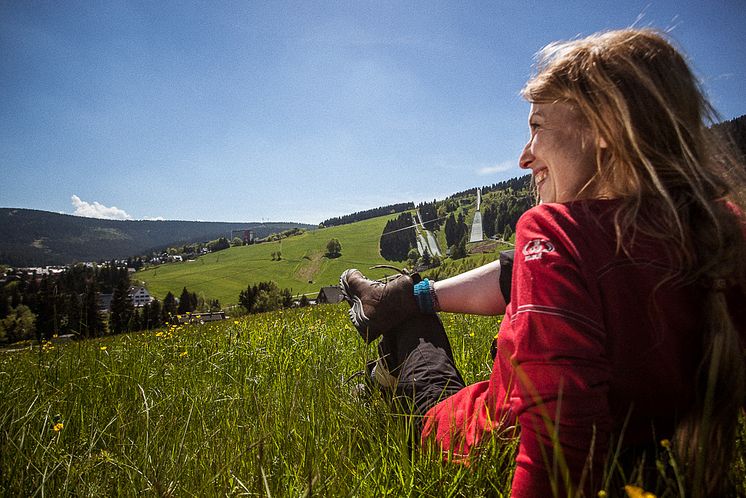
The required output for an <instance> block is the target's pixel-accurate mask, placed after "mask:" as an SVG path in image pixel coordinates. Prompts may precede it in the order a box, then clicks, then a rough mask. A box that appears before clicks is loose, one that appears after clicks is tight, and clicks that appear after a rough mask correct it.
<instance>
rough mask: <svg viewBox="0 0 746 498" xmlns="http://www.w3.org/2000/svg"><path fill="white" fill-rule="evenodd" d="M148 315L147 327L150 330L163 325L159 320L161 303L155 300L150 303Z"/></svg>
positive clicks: (160, 319)
mask: <svg viewBox="0 0 746 498" xmlns="http://www.w3.org/2000/svg"><path fill="white" fill-rule="evenodd" d="M148 311H149V312H150V314H149V315H148V326H149V327H150V328H151V329H157V328H158V327H160V326H161V325H162V324H163V320H162V318H161V303H160V301H158V300H157V299H153V300H152V301H150V307H149V308H148Z"/></svg>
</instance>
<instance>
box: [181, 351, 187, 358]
mask: <svg viewBox="0 0 746 498" xmlns="http://www.w3.org/2000/svg"><path fill="white" fill-rule="evenodd" d="M188 355H189V353H187V352H186V351H182V353H181V354H180V355H179V357H180V358H184V357H185V356H188Z"/></svg>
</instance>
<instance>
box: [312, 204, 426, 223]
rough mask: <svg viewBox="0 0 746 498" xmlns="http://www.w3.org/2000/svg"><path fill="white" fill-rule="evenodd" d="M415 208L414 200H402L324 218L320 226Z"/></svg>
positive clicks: (353, 221) (352, 221)
mask: <svg viewBox="0 0 746 498" xmlns="http://www.w3.org/2000/svg"><path fill="white" fill-rule="evenodd" d="M410 209H414V203H413V202H401V203H399V204H390V205H388V206H382V207H377V208H374V209H368V210H366V211H358V212H356V213H352V214H346V215H344V216H338V217H336V218H329V219H328V220H324V221H322V222H321V224H320V225H319V226H320V227H333V226H339V225H346V224H348V223H355V222H356V221H363V220H368V219H370V218H377V217H378V216H385V215H387V214H395V213H400V212H402V211H407V210H410Z"/></svg>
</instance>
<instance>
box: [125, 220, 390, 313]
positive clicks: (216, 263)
mask: <svg viewBox="0 0 746 498" xmlns="http://www.w3.org/2000/svg"><path fill="white" fill-rule="evenodd" d="M395 216H396V215H388V216H381V217H379V218H372V219H369V220H365V221H361V222H357V223H352V224H349V225H341V226H337V227H330V228H323V229H319V230H313V231H310V232H306V233H304V234H302V235H298V236H294V237H289V238H286V239H282V240H281V241H279V242H267V243H263V244H254V245H248V246H240V247H232V248H230V249H226V250H223V251H218V252H214V253H210V254H207V255H205V256H201V257H199V258H197V259H196V260H194V261H186V262H182V263H169V264H164V265H160V266H158V267H150V268H147V269H144V270H141V271H139V272H137V273H136V274H135V275H134V277H133V280H140V281H142V282H144V283H145V285H146V286H147V288H148V290H149V291H150V292H151V294H153V295H154V296H156V297H157V298H159V299H163V297H164V296H165V295H166V293H167V292H168V291H171V292H173V293H174V294H175V295H176V296H178V295H179V293H180V292H181V289H182V287H183V286H186V287H187V289H189V291H191V292H196V293H197V294H198V295H201V296H204V297H205V298H211V299H219V300H220V302H221V304H223V305H230V304H235V303H237V302H238V294H239V292H241V291H242V290H244V289H245V288H246V286H247V285H249V284H250V283H258V282H261V281H267V280H274V281H275V282H277V283H278V285H279V286H280V287H281V288H290V289H292V291H293V293H296V294H300V293H312V292H313V293H315V292H318V290H319V289H320V288H321V286H324V285H336V284H337V283H338V279H339V275H340V274H341V273H342V272H343V271H344V270H345V269H347V268H359V269H361V270H363V271H364V272H365V273H366V275H368V276H371V277H375V278H380V277H382V276H384V275H386V274H391V273H392V270H368V268H369V267H370V266H373V265H377V264H386V263H389V264H390V262H387V261H386V260H384V259H383V258H382V257H381V256H380V255H379V253H378V241H379V238H380V236H381V233H382V231H383V227H384V225H385V224H386V221H387V220H388V219H390V218H392V217H395ZM332 238H337V239H339V241H340V243H341V244H342V255H341V256H340V257H338V258H333V259H330V258H327V257H326V256H324V252H325V251H326V244H327V242H329V240H330V239H332ZM278 251H280V252H281V253H282V259H281V260H279V261H276V260H273V259H272V253H276V252H278Z"/></svg>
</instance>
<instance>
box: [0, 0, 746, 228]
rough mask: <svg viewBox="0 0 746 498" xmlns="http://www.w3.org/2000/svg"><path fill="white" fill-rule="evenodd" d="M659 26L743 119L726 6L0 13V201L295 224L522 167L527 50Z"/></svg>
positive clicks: (743, 63)
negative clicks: (617, 30) (601, 32)
mask: <svg viewBox="0 0 746 498" xmlns="http://www.w3.org/2000/svg"><path fill="white" fill-rule="evenodd" d="M633 24H636V25H641V26H653V27H657V28H659V29H664V30H670V31H671V34H672V36H673V38H674V39H675V40H676V41H677V42H678V44H679V45H680V46H681V47H682V48H683V49H684V51H685V52H686V53H687V54H688V56H689V57H690V59H691V61H692V64H693V67H694V68H695V71H696V72H697V74H698V75H699V77H700V78H701V79H702V82H703V85H704V88H705V89H706V91H707V92H708V95H709V96H710V98H711V100H712V101H713V103H714V105H715V107H716V109H717V110H718V111H719V112H720V113H721V115H722V117H723V118H724V119H731V118H734V117H737V116H740V115H743V114H746V98H745V95H744V88H746V55H744V54H746V8H744V2H743V1H742V0H707V1H699V2H692V1H689V2H687V1H655V0H644V1H626V2H625V1H573V2H565V1H556V0H555V1H547V2H542V1H537V2H530V1H526V2H506V1H493V2H462V1H452V2H438V1H428V2H407V1H394V2H385V1H375V2H363V1H345V2H314V1H300V2H280V1H271V2H260V1H235V2H185V1H184V2H173V3H171V2H167V1H159V2H149V1H146V2H123V1H122V2H108V1H89V2H80V3H78V2H73V1H65V2H53V1H49V2H37V1H7V0H0V58H1V59H0V168H1V170H0V171H1V172H2V177H3V181H2V184H0V206H1V207H24V208H33V209H43V210H48V211H55V212H64V213H70V214H73V213H77V214H81V215H87V216H98V217H101V216H106V217H114V218H130V219H146V218H164V219H183V220H210V221H261V220H265V221H297V222H307V223H318V222H320V221H322V220H323V219H325V218H328V217H332V216H339V215H344V214H348V213H351V212H354V211H360V210H364V209H369V208H374V207H377V206H380V205H384V204H390V203H395V202H405V201H410V200H411V201H415V202H419V201H423V200H432V199H436V198H437V199H440V198H442V197H444V196H446V195H448V194H450V193H453V192H456V191H460V190H464V189H467V188H471V187H475V186H480V185H486V184H491V183H494V182H497V181H500V180H504V179H507V178H511V177H514V176H518V175H520V174H522V172H521V170H520V169H519V168H518V167H517V157H518V155H519V153H520V150H521V148H522V146H523V143H524V141H525V139H526V137H527V133H528V131H527V126H526V115H527V111H528V105H527V104H526V103H525V102H523V101H522V100H521V98H520V97H519V91H520V89H521V86H522V85H523V83H524V82H525V80H526V79H527V78H528V76H529V75H530V74H531V64H532V61H533V54H534V53H536V52H537V51H538V50H539V49H540V48H541V47H542V46H544V45H546V44H547V43H549V42H551V41H554V40H559V39H568V38H574V37H576V36H578V35H587V34H590V33H593V32H595V31H599V30H604V29H612V28H620V27H626V26H630V25H633Z"/></svg>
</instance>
